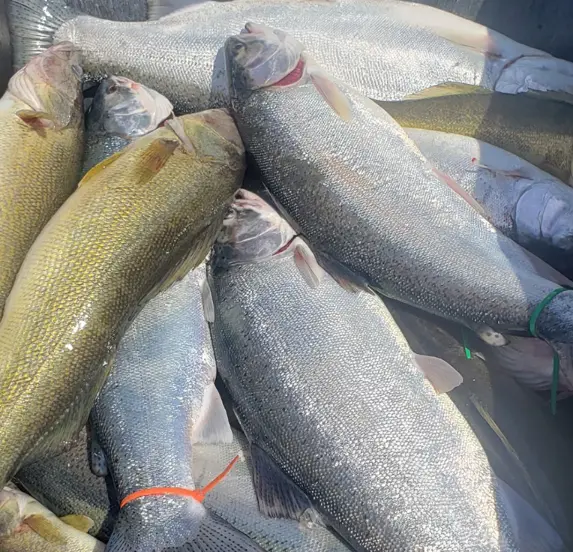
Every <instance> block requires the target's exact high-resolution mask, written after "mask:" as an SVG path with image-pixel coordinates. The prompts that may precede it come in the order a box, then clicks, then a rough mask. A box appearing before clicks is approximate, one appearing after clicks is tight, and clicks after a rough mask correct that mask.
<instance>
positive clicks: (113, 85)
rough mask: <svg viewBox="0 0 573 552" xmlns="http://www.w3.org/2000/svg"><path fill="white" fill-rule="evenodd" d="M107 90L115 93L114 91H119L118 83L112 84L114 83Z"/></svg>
mask: <svg viewBox="0 0 573 552" xmlns="http://www.w3.org/2000/svg"><path fill="white" fill-rule="evenodd" d="M107 91H108V92H109V93H110V94H113V93H114V92H117V85H116V84H112V85H111V86H110V87H109V88H108V89H107Z"/></svg>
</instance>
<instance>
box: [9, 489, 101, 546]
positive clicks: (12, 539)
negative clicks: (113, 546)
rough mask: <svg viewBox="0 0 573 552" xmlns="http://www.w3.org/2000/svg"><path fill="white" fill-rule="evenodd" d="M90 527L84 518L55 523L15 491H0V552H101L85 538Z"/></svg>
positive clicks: (23, 495) (95, 543)
mask: <svg viewBox="0 0 573 552" xmlns="http://www.w3.org/2000/svg"><path fill="white" fill-rule="evenodd" d="M91 523H92V521H91V520H90V519H89V518H86V517H84V516H75V515H70V516H65V517H63V518H61V519H59V518H57V517H56V516H55V515H54V514H53V513H52V512H50V511H49V510H48V509H47V508H44V506H42V505H41V504H40V503H39V502H37V501H36V500H34V499H33V498H31V497H29V496H28V495H26V494H24V493H22V492H20V491H17V490H15V489H11V488H9V487H4V490H2V491H0V550H2V552H104V550H105V546H104V544H103V543H102V542H100V541H98V540H96V539H94V538H93V537H92V536H90V535H88V534H87V530H88V529H89V527H90V525H91Z"/></svg>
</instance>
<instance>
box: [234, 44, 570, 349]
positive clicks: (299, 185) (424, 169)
mask: <svg viewBox="0 0 573 552" xmlns="http://www.w3.org/2000/svg"><path fill="white" fill-rule="evenodd" d="M243 36H244V35H240V36H237V37H233V38H231V39H229V41H228V44H227V52H228V59H229V60H230V61H229V63H230V66H231V73H232V74H231V77H230V78H231V80H232V81H233V86H234V91H233V100H232V104H233V112H234V115H235V119H236V121H237V125H238V128H239V131H240V133H241V135H242V137H243V141H244V142H245V145H246V147H247V149H248V150H249V151H250V152H251V153H252V155H253V157H254V159H255V161H256V162H257V164H258V166H259V168H260V169H261V174H262V176H263V180H264V181H265V184H266V186H267V187H268V189H269V191H270V192H271V193H272V194H273V196H274V197H275V198H276V200H277V201H278V202H279V203H280V205H282V207H283V208H284V210H285V212H286V213H288V215H289V219H290V221H291V222H293V224H294V225H295V229H296V230H297V231H300V232H301V233H302V234H303V235H304V236H305V238H306V239H307V240H308V241H309V243H310V245H311V246H312V247H313V248H315V249H316V251H317V252H318V254H319V255H320V256H321V258H323V259H324V260H325V261H330V260H332V259H334V260H335V261H336V263H338V264H341V265H342V266H343V267H344V270H345V271H346V272H348V271H349V272H350V273H351V274H344V277H345V278H346V279H357V280H358V281H359V282H360V283H362V284H369V285H370V286H372V287H373V288H375V289H376V290H378V291H380V292H381V293H382V294H383V295H386V296H388V297H391V298H395V299H398V300H401V301H403V302H406V303H409V304H411V305H414V306H417V307H419V308H422V309H424V310H427V311H428V312H432V313H434V314H438V315H440V316H442V317H445V318H449V319H453V320H458V321H460V322H463V323H465V324H466V325H468V326H470V327H473V328H479V327H481V326H482V325H486V326H491V327H493V328H494V329H496V330H498V331H510V330H521V331H527V329H528V324H529V320H530V318H531V316H532V314H533V312H534V309H535V308H536V306H537V305H538V304H540V303H541V301H543V299H544V298H545V297H546V296H547V295H548V294H549V293H551V292H552V291H553V290H555V289H556V288H557V287H558V286H557V284H555V283H554V282H553V281H549V280H547V279H545V278H543V277H541V276H540V275H539V273H538V272H537V268H535V267H534V264H535V261H534V260H532V259H531V258H530V257H529V256H528V254H526V253H525V252H524V251H523V250H522V249H521V248H520V247H519V246H518V245H516V244H515V243H514V242H512V241H511V240H510V239H508V238H506V237H505V236H504V235H503V234H501V233H500V232H498V231H497V230H496V229H495V228H494V227H493V226H492V225H491V224H489V223H488V222H487V221H485V220H484V219H483V218H482V217H481V216H480V215H479V214H478V213H477V212H476V211H474V210H473V209H472V208H471V207H470V206H469V205H468V204H467V203H465V201H464V200H463V199H462V198H461V197H459V196H458V195H457V194H456V193H455V192H454V191H453V190H452V189H451V188H450V187H449V186H446V185H445V184H444V183H443V182H442V181H441V180H440V179H439V178H438V177H437V175H436V174H435V173H434V172H433V170H432V167H431V166H430V164H429V162H428V161H427V160H426V159H425V158H424V157H423V156H422V155H421V153H420V151H419V150H418V149H417V148H416V146H415V144H414V143H413V142H412V141H411V140H410V139H409V138H408V136H407V135H406V133H405V132H404V130H403V129H402V128H401V127H400V126H399V125H398V124H397V123H396V122H395V121H394V120H393V119H392V118H391V117H390V116H389V115H388V114H387V113H386V112H385V111H384V110H382V109H381V108H379V107H378V106H377V105H376V104H374V102H372V101H370V100H368V99H367V98H365V97H364V96H362V95H361V94H359V93H358V92H356V91H355V90H353V89H352V88H350V87H349V86H347V85H344V84H340V90H341V91H342V93H343V94H344V95H345V96H346V97H347V98H348V101H349V102H350V109H351V120H350V122H346V121H344V120H343V119H342V118H341V117H339V116H338V114H337V113H336V112H335V111H334V110H333V109H332V108H331V107H330V106H329V105H328V104H327V102H325V101H324V99H323V97H322V96H321V95H320V94H319V92H318V91H317V90H316V88H315V87H314V86H313V85H312V83H310V82H309V80H310V79H309V78H308V77H307V76H305V77H304V78H303V79H302V80H300V81H299V82H297V83H296V84H295V85H290V86H289V87H284V88H283V87H272V88H264V89H259V90H255V91H249V90H245V89H244V88H242V87H241V84H240V79H241V78H242V77H241V74H242V73H241V71H242V68H241V66H240V65H239V64H238V63H235V62H234V61H233V52H232V49H233V46H234V45H236V44H237V43H238V42H240V41H241V40H243V38H241V37H243ZM253 47H259V46H258V45H256V46H253ZM328 268H329V269H333V270H337V269H339V268H340V267H339V266H337V264H333V263H332V262H331V263H330V264H328ZM571 295H572V294H571V293H563V294H561V295H559V296H558V297H556V298H554V299H553V301H552V302H551V303H550V304H549V305H547V306H546V307H545V308H544V309H543V312H542V313H541V315H540V317H539V319H538V324H537V328H538V332H539V334H540V335H542V336H543V337H545V338H547V339H552V340H555V341H562V342H573V331H572V328H573V325H572V324H571V321H573V297H572V296H571Z"/></svg>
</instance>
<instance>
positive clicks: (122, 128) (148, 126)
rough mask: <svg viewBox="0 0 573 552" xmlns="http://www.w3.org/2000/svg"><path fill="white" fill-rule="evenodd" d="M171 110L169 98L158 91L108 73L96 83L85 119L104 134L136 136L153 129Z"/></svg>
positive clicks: (125, 136) (124, 136) (126, 136)
mask: <svg viewBox="0 0 573 552" xmlns="http://www.w3.org/2000/svg"><path fill="white" fill-rule="evenodd" d="M172 112H173V106H172V105H171V102H170V101H169V100H168V99H167V98H166V97H165V96H162V95H161V94H159V92H156V91H155V90H152V89H151V88H148V87H147V86H144V85H143V84H139V83H137V82H134V81H132V80H130V79H128V78H126V77H116V76H112V77H109V78H107V79H105V80H104V81H102V83H101V84H100V86H99V87H98V90H97V92H96V95H95V96H94V100H93V103H92V105H91V107H90V111H89V114H88V116H87V119H88V125H89V126H90V127H93V128H95V129H97V130H98V131H100V132H103V133H105V134H113V135H117V136H121V137H123V138H136V137H138V136H143V135H145V134H148V133H149V132H151V131H153V130H155V129H156V128H157V127H158V126H159V125H160V124H161V123H162V122H163V121H164V120H165V119H167V117H169V116H170V115H171V114H172Z"/></svg>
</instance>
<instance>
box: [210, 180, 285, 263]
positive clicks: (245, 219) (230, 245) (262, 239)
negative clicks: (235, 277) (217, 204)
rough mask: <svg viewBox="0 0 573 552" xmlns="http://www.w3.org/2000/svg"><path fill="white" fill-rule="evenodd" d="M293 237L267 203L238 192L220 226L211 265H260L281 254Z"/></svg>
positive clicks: (240, 191) (244, 192) (252, 195)
mask: <svg viewBox="0 0 573 552" xmlns="http://www.w3.org/2000/svg"><path fill="white" fill-rule="evenodd" d="M294 237H295V231H294V230H293V229H292V227H291V226H290V225H289V224H288V223H287V222H286V220H285V219H283V218H282V217H281V216H280V215H279V214H278V213H277V212H276V211H275V210H274V209H273V208H272V207H271V206H270V205H269V204H268V203H266V202H265V201H263V200H262V199H261V198H260V197H259V196H257V195H256V194H254V193H252V192H249V191H248V190H244V189H241V190H239V191H238V192H237V195H236V198H235V201H234V202H233V204H232V205H231V211H230V213H229V215H228V216H227V218H226V219H225V221H224V222H223V229H222V230H221V232H220V234H219V237H218V239H217V242H216V244H215V255H214V257H213V258H214V262H217V263H218V264H221V263H222V264H223V265H227V264H236V263H249V262H260V261H264V260H265V259H268V258H270V257H271V256H273V255H276V254H278V253H279V252H281V251H282V250H283V249H284V248H285V246H288V245H289V244H290V243H291V242H292V240H293V238H294Z"/></svg>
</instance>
